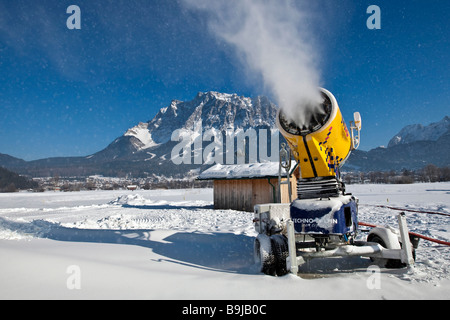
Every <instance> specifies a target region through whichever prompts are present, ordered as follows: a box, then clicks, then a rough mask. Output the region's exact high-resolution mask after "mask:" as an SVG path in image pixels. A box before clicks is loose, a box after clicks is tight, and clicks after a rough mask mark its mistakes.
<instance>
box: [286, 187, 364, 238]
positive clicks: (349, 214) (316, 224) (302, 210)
mask: <svg viewBox="0 0 450 320" xmlns="http://www.w3.org/2000/svg"><path fill="white" fill-rule="evenodd" d="M290 211H291V219H292V221H293V222H294V229H295V231H296V232H297V233H303V234H316V235H317V234H319V235H329V234H335V235H346V234H354V233H356V231H357V229H358V203H357V199H356V198H355V197H353V196H351V195H346V196H338V197H330V198H326V199H305V200H302V199H297V200H295V201H294V202H292V204H291V208H290Z"/></svg>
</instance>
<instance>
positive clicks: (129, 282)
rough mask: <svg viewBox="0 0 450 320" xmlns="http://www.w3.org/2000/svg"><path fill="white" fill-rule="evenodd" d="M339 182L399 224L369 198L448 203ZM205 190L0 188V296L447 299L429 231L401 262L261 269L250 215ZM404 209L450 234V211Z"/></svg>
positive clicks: (446, 253)
mask: <svg viewBox="0 0 450 320" xmlns="http://www.w3.org/2000/svg"><path fill="white" fill-rule="evenodd" d="M347 191H349V192H352V193H353V194H354V195H355V196H357V197H358V198H359V199H360V214H359V219H360V221H364V222H367V223H372V224H379V225H386V224H390V225H393V226H397V220H396V215H397V214H398V212H397V211H394V210H390V209H386V208H380V207H377V205H388V206H393V207H403V208H409V209H419V210H425V211H437V212H442V213H450V183H434V184H414V185H352V186H348V187H347ZM212 198H213V194H212V190H211V189H188V190H150V191H144V190H138V191H134V192H132V191H87V192H73V193H60V192H46V193H14V194H0V298H1V299H251V300H256V299H449V298H450V269H449V267H450V247H446V246H442V245H438V244H435V243H431V242H427V241H421V243H420V245H419V248H418V250H417V259H416V264H415V265H414V267H412V268H410V269H400V270H393V269H376V268H375V269H373V268H369V267H370V266H371V261H370V259H368V258H359V257H351V258H334V259H327V260H314V261H311V262H310V263H309V264H308V265H306V266H304V267H303V268H302V273H301V274H300V276H294V275H287V276H284V277H278V278H277V277H270V276H266V275H263V274H260V273H259V272H258V270H257V268H256V266H255V265H254V261H253V238H254V236H255V235H256V233H255V231H254V229H253V224H252V219H253V214H252V213H245V212H238V211H232V210H213V209H212ZM406 214H407V221H408V226H409V228H410V230H411V231H415V232H417V233H420V234H423V235H427V236H430V237H433V238H437V239H441V240H446V241H450V223H449V222H450V217H448V216H441V215H430V214H423V213H412V212H407V213H406ZM361 237H364V234H361ZM368 268H369V269H368ZM378 270H379V271H380V272H379V273H378ZM374 279H375V280H374ZM378 279H379V281H378ZM374 281H375V282H374Z"/></svg>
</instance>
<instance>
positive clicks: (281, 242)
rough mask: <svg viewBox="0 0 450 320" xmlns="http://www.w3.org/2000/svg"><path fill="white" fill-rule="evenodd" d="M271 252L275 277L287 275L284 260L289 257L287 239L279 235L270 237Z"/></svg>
mask: <svg viewBox="0 0 450 320" xmlns="http://www.w3.org/2000/svg"><path fill="white" fill-rule="evenodd" d="M270 239H271V243H272V248H273V252H274V255H275V271H276V274H277V276H279V277H280V276H284V275H286V274H288V273H289V272H288V270H287V268H286V259H287V257H289V246H288V242H287V238H286V237H285V236H284V235H281V234H275V235H273V236H271V237H270Z"/></svg>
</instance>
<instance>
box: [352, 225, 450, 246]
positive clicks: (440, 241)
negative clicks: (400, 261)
mask: <svg viewBox="0 0 450 320" xmlns="http://www.w3.org/2000/svg"><path fill="white" fill-rule="evenodd" d="M358 225H360V226H364V227H371V228H376V227H378V226H376V225H374V224H370V223H365V222H358ZM409 234H410V235H412V236H415V237H418V238H420V239H423V240H427V241H431V242H435V243H439V244H443V245H445V246H450V242H447V241H442V240H437V239H433V238H430V237H427V236H423V235H421V234H418V233H415V232H409Z"/></svg>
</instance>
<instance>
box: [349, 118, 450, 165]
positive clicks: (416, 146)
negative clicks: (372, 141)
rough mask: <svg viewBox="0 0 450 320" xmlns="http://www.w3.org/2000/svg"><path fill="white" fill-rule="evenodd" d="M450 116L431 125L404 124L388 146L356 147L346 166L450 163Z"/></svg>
mask: <svg viewBox="0 0 450 320" xmlns="http://www.w3.org/2000/svg"><path fill="white" fill-rule="evenodd" d="M449 149H450V118H449V117H448V116H446V117H444V118H443V119H442V120H441V121H439V122H436V123H432V124H430V125H428V126H423V125H420V124H414V125H409V126H406V127H404V128H403V129H402V130H400V132H399V133H398V134H397V135H395V136H394V137H393V138H392V139H391V140H390V142H389V144H388V147H387V148H376V149H372V150H370V151H361V150H355V151H354V152H352V154H351V156H350V158H349V160H348V161H347V164H346V167H345V169H350V170H351V169H355V170H361V171H366V172H367V171H373V170H376V171H378V170H379V171H389V170H402V169H408V170H416V169H420V168H423V167H425V166H426V165H428V164H434V165H436V166H439V167H446V166H450V153H449V152H448V150H449Z"/></svg>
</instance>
